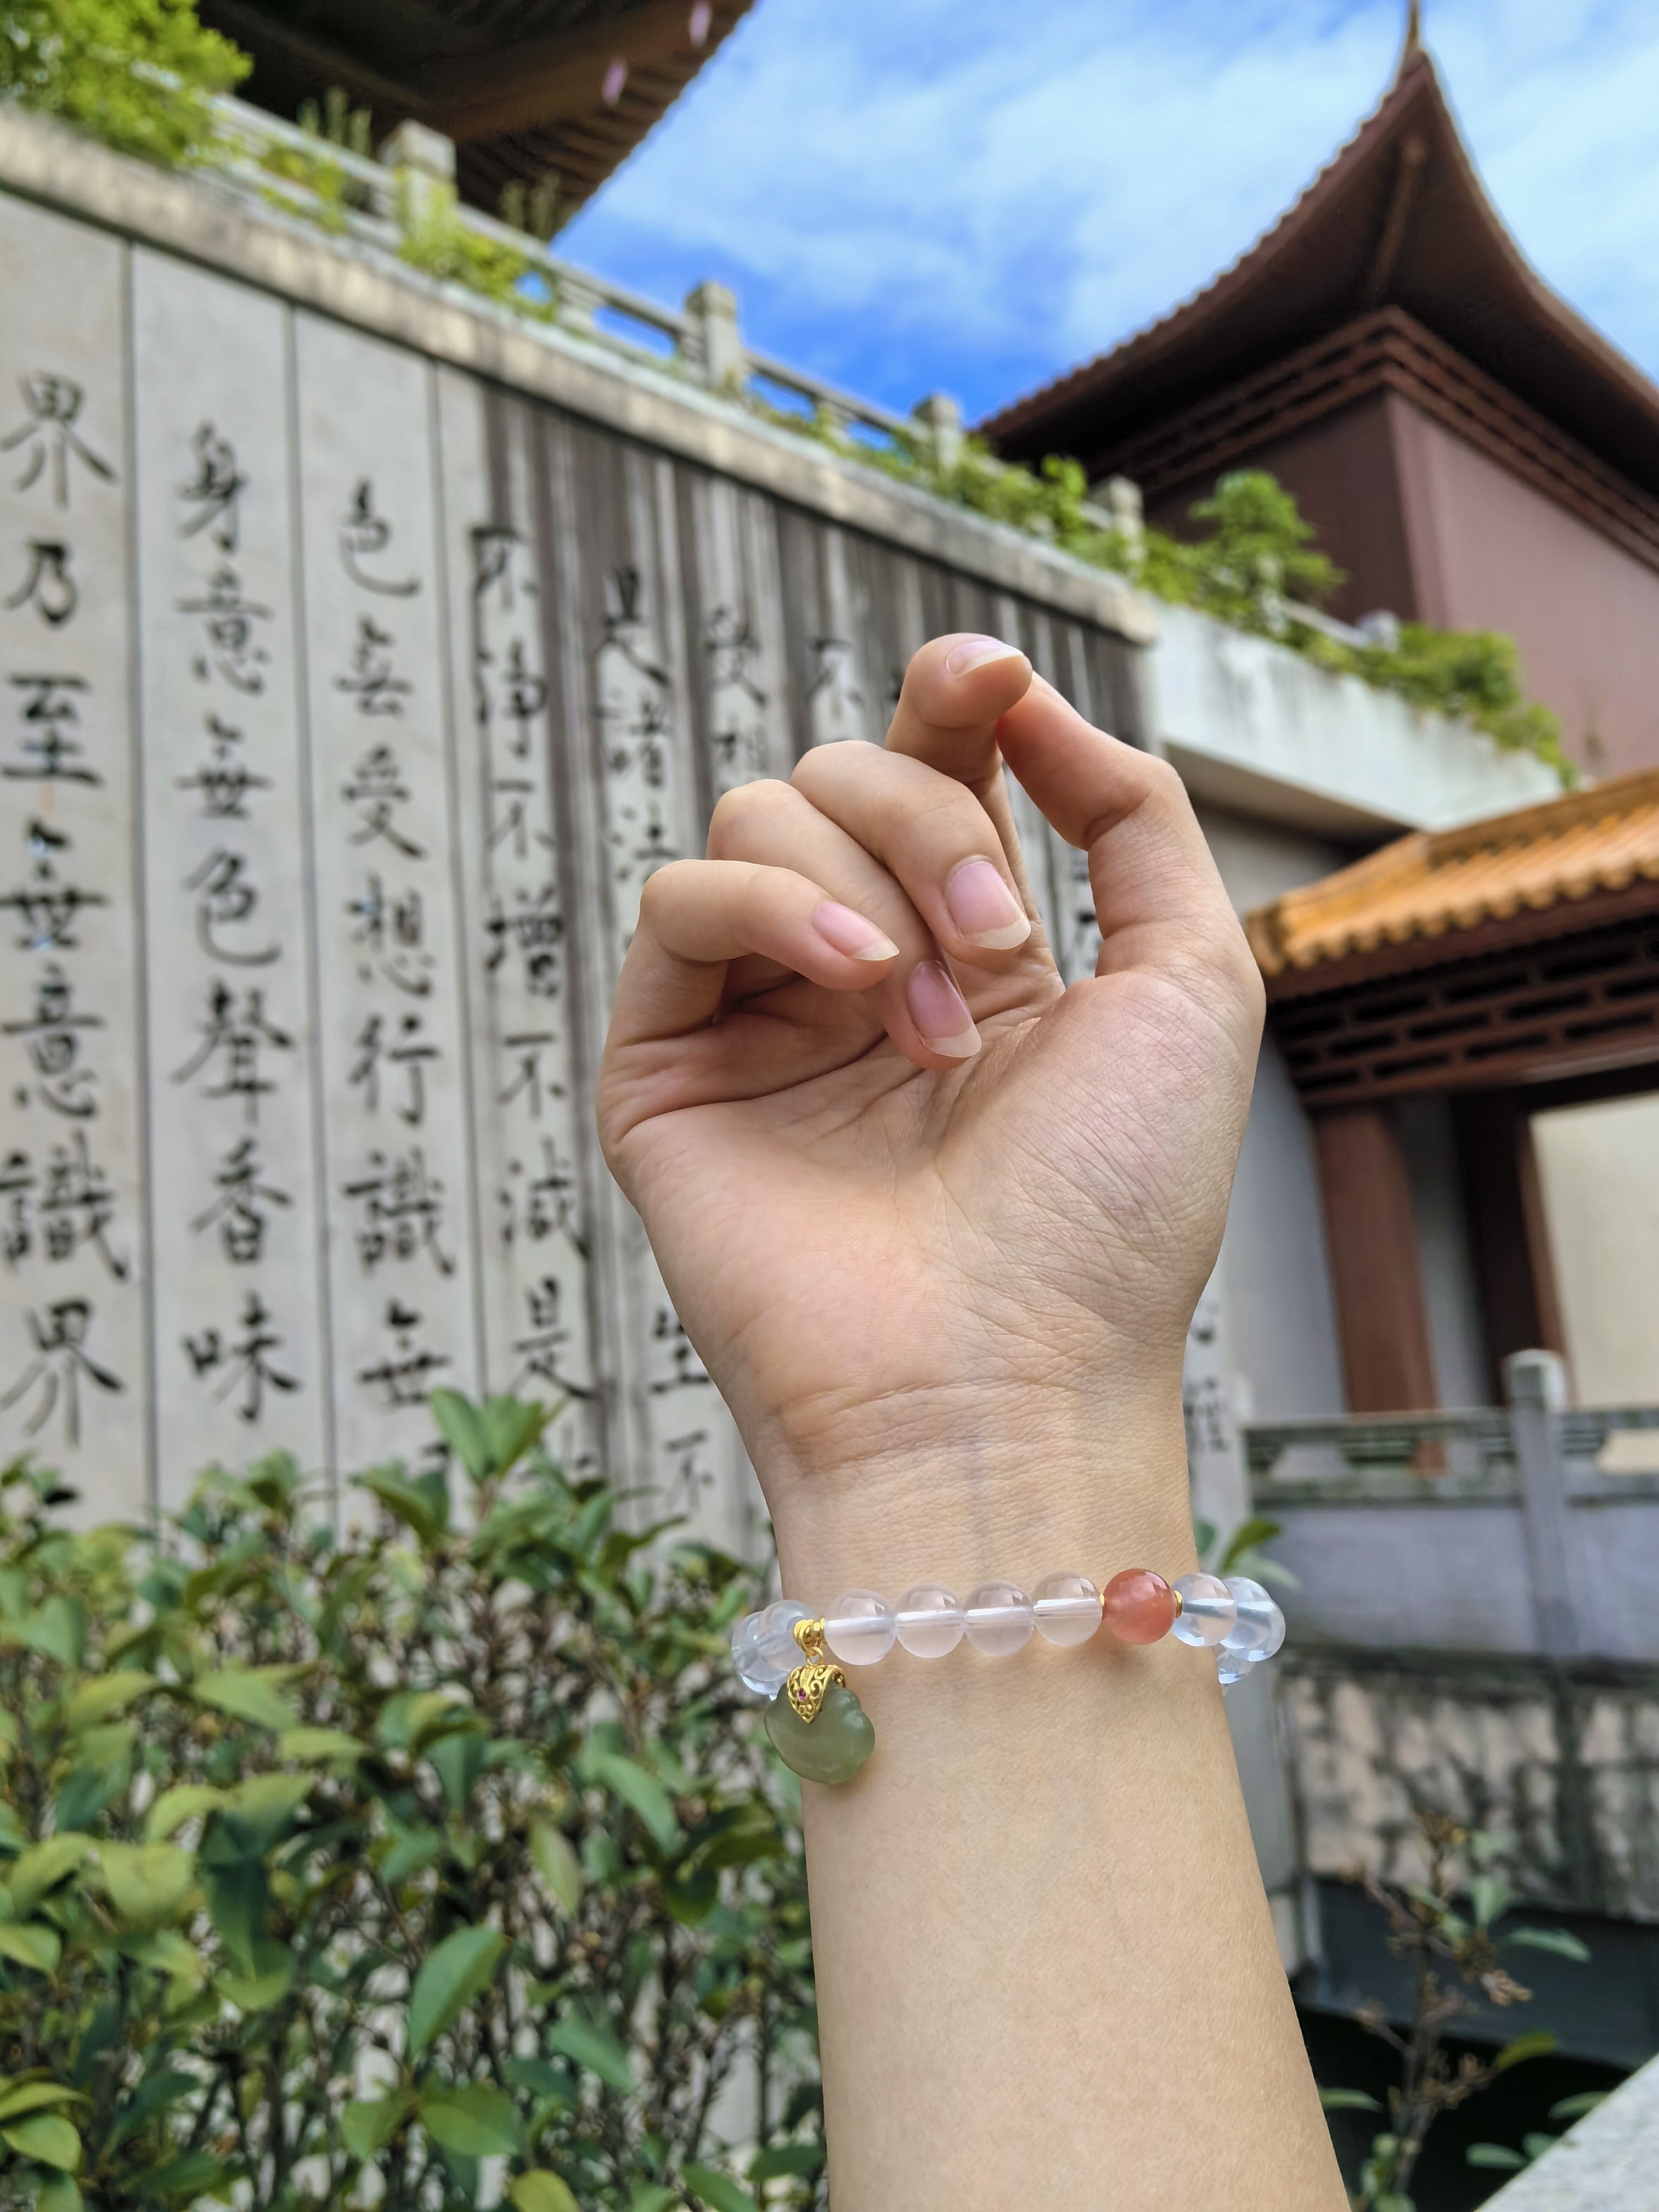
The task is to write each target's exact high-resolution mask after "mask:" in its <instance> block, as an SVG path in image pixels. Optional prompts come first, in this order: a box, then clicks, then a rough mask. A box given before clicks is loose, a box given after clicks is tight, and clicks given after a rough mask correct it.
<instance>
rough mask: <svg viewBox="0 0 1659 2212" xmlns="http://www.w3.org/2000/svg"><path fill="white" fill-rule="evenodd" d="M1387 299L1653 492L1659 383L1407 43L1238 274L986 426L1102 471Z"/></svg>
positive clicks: (1658, 461) (1017, 444) (1000, 438)
mask: <svg viewBox="0 0 1659 2212" xmlns="http://www.w3.org/2000/svg"><path fill="white" fill-rule="evenodd" d="M1383 307H1399V308H1401V309H1403V310H1404V311H1405V312H1406V313H1407V314H1409V315H1411V316H1412V317H1413V318H1414V319H1416V320H1417V321H1418V322H1419V323H1421V324H1424V325H1426V326H1427V327H1428V328H1429V329H1430V330H1431V331H1434V332H1435V333H1436V334H1437V336H1438V337H1441V338H1442V339H1443V340H1445V341H1446V342H1447V343H1449V344H1450V345H1451V346H1453V347H1454V348H1455V349H1456V350H1457V352H1459V353H1460V354H1462V356H1464V358H1465V359H1466V360H1468V361H1470V362H1474V364H1475V365H1476V366H1477V367H1478V368H1481V369H1484V370H1485V371H1486V372H1487V374H1490V375H1491V376H1492V377H1493V378H1495V379H1496V380H1498V382H1499V383H1501V384H1503V385H1504V386H1506V387H1507V388H1508V390H1510V392H1513V393H1515V394H1516V396H1517V397H1518V398H1522V399H1523V400H1525V401H1527V402H1528V404H1530V405H1531V406H1532V407H1534V409H1536V410H1537V411H1538V412H1539V413H1540V414H1541V415H1543V416H1546V417H1547V419H1548V420H1549V421H1550V422H1553V424H1555V425H1556V426H1557V428H1559V429H1561V430H1564V431H1565V432H1566V433H1567V434H1568V435H1570V436H1571V437H1572V438H1574V439H1576V440H1577V441H1578V442H1579V443H1580V444H1581V445H1582V446H1583V447H1587V448H1588V449H1589V452H1590V453H1594V454H1595V455H1596V456H1597V457H1598V458H1599V459H1601V461H1603V462H1604V463H1607V464H1608V465H1611V466H1612V467H1613V468H1614V469H1616V470H1618V471H1620V474H1621V475H1623V476H1624V477H1626V478H1628V479H1629V480H1631V481H1632V482H1633V483H1636V484H1638V485H1639V486H1641V487H1642V488H1643V489H1644V490H1646V491H1648V492H1650V493H1659V388H1656V386H1654V385H1652V384H1651V383H1650V381H1649V380H1648V379H1647V378H1646V377H1645V376H1644V375H1643V374H1642V373H1641V371H1640V370H1639V369H1638V368H1636V367H1635V366H1634V364H1633V363H1632V362H1629V361H1627V360H1626V358H1625V357H1624V356H1623V355H1622V354H1620V352H1619V351H1618V350H1617V349H1615V348H1614V347H1613V346H1612V345H1610V344H1609V343H1608V342H1607V340H1606V339H1605V338H1603V337H1601V336H1600V334H1599V333H1598V332H1597V331H1594V330H1593V329H1591V327H1590V325H1589V324H1588V323H1586V322H1585V321H1584V320H1583V318H1582V317H1581V316H1579V315H1578V314H1577V313H1574V311H1573V310H1572V308H1571V307H1568V305H1567V304H1566V302H1565V301H1564V300H1563V299H1561V298H1560V297H1559V295H1558V294H1556V293H1555V292H1553V291H1552V290H1551V289H1550V288H1549V286H1548V285H1547V284H1546V283H1544V281H1543V279H1542V278H1541V276H1539V275H1538V274H1537V272H1536V271H1535V270H1534V269H1533V268H1532V267H1531V265H1530V264H1529V263H1528V261H1527V260H1526V258H1525V257H1524V256H1523V255H1522V252H1521V250H1520V248H1519V247H1518V246H1516V243H1515V241H1514V240H1513V239H1512V238H1511V237H1510V234H1509V233H1508V231H1507V230H1506V229H1505V228H1504V224H1503V222H1502V219H1501V218H1500V217H1499V216H1498V212H1497V210H1495V209H1494V208H1493V206H1492V203H1491V201H1490V200H1489V199H1488V198H1487V197H1486V192H1485V191H1484V189H1483V187H1482V185H1481V183H1480V178H1479V177H1478V175H1477V174H1476V173H1475V168H1474V162H1473V161H1472V160H1471V159H1470V156H1469V154H1468V149H1466V147H1465V146H1464V144H1463V142H1462V138H1461V137H1460V136H1459V134H1458V130H1457V125H1456V123H1455V120H1454V118H1453V116H1452V112H1451V110H1450V108H1449V106H1448V104H1447V101H1446V98H1445V95H1444V94H1443V91H1442V89H1441V87H1440V82H1439V79H1438V77H1437V75H1436V73H1435V68H1434V64H1433V63H1432V61H1431V59H1430V58H1429V56H1428V55H1427V53H1426V52H1424V51H1423V50H1422V49H1421V48H1420V47H1419V46H1417V45H1416V43H1415V40H1414V38H1408V40H1407V47H1406V51H1405V52H1404V54H1403V55H1402V57H1401V64H1400V69H1399V71H1398V74H1397V75H1396V76H1395V81H1394V82H1393V84H1392V85H1391V86H1390V87H1389V90H1388V92H1387V94H1385V95H1384V97H1383V100H1382V102H1381V104H1380V105H1379V106H1377V108H1376V110H1375V111H1374V112H1373V113H1372V114H1371V115H1370V117H1369V118H1367V119H1366V120H1365V122H1364V123H1363V124H1362V125H1360V127H1359V129H1358V131H1356V132H1355V134H1354V136H1353V137H1352V138H1351V139H1350V140H1349V141H1348V143H1346V145H1345V146H1344V147H1343V148H1342V149H1341V150H1340V152H1339V153H1338V154H1337V155H1336V156H1335V157H1334V160H1333V161H1331V162H1330V163H1329V164H1328V166H1327V167H1325V168H1324V169H1322V171H1321V172H1320V173H1319V174H1318V176H1317V177H1316V178H1315V179H1314V181H1313V182H1312V184H1310V185H1309V187H1308V189H1307V190H1306V191H1304V193H1303V194H1302V196H1301V197H1300V198H1299V199H1298V200H1297V202H1296V204H1295V205H1294V206H1293V207H1291V209H1290V210H1288V211H1287V213H1285V215H1284V216H1281V217H1280V218H1279V221H1278V222H1276V223H1275V224H1274V225H1273V228H1272V229H1271V230H1269V231H1267V232H1266V233H1265V234H1264V235H1263V236H1262V237H1261V239H1259V240H1257V242H1256V243H1255V245H1254V246H1251V247H1250V249H1249V252H1246V253H1244V254H1243V256H1241V258H1239V259H1238V260H1237V261H1236V262H1235V263H1234V264H1233V265H1232V266H1231V268H1230V269H1227V270H1224V271H1223V273H1222V274H1221V275H1220V276H1218V277H1217V278H1216V279H1215V281H1214V282H1213V283H1212V284H1210V285H1209V286H1208V287H1206V289H1205V290H1203V291H1201V292H1200V293H1197V294H1196V295H1194V297H1193V298H1191V299H1190V300H1188V301H1186V302H1185V303H1184V304H1183V305H1182V306H1181V307H1176V308H1175V309H1173V310H1172V311H1171V313H1169V314H1167V315H1165V316H1164V317H1163V318H1162V319H1161V320H1159V321H1158V322H1156V323H1153V324H1152V325H1150V326H1149V327H1148V328H1146V330H1143V331H1139V333H1138V334H1137V335H1136V336H1134V337H1131V338H1128V339H1126V340H1125V341H1124V343H1122V344H1121V345H1119V346H1115V347H1114V348H1113V349H1111V350H1110V351H1109V352H1108V353H1104V354H1102V355H1100V356H1097V358H1096V359H1095V360H1093V361H1091V362H1085V364H1084V366H1083V367H1081V368H1077V369H1074V370H1073V371H1072V373H1071V374H1069V375H1066V376H1063V377H1061V378H1060V379H1059V380H1058V381H1056V382H1055V383H1054V384H1051V385H1048V386H1046V387H1045V388H1044V389H1043V390H1042V391H1040V392H1033V393H1031V394H1030V395H1029V396H1028V397H1027V398H1023V399H1020V400H1017V401H1016V402H1015V403H1014V404H1013V405H1012V406H1010V407H1006V408H1005V409H1003V410H1001V412H1000V413H999V414H996V415H993V416H989V417H988V418H987V420H986V421H985V422H982V423H981V425H980V426H979V427H980V428H981V431H982V432H983V434H984V435H986V436H987V437H988V438H989V439H990V440H991V441H992V442H993V444H994V446H995V447H996V448H997V450H998V451H999V452H1000V453H1002V454H1004V455H1006V457H1007V458H1008V459H1025V460H1036V459H1041V458H1042V456H1043V455H1045V454H1047V453H1072V454H1074V455H1076V456H1077V458H1078V459H1080V460H1081V461H1082V462H1083V463H1084V465H1085V467H1087V468H1088V469H1089V471H1090V474H1091V476H1098V475H1100V474H1103V473H1104V472H1105V471H1106V470H1107V469H1108V468H1109V467H1110V466H1111V465H1112V455H1113V452H1114V449H1115V448H1118V447H1122V446H1124V445H1125V444H1127V442H1128V441H1130V440H1131V439H1133V437H1134V436H1135V435H1136V434H1137V433H1138V432H1139V431H1141V430H1143V429H1145V428H1147V427H1148V426H1149V425H1152V424H1154V423H1157V422H1162V421H1164V420H1165V419H1167V418H1168V417H1170V416H1173V415H1175V414H1176V413H1177V412H1178V411H1179V410H1182V408H1185V407H1187V406H1189V405H1190V404H1193V403H1194V401H1196V400H1199V399H1201V398H1206V397H1207V396H1208V395H1210V394H1211V393H1213V392H1217V391H1218V390H1220V389H1221V388H1223V387H1224V386H1229V385H1231V384H1232V383H1234V382H1236V381H1237V380H1240V379H1242V378H1244V377H1247V376H1249V375H1250V374H1252V373H1254V372H1255V371H1257V370H1260V369H1261V368H1264V367H1266V366H1267V365H1268V364H1270V363H1272V362H1275V361H1277V360H1279V358H1281V357H1282V356H1284V355H1285V354H1287V353H1290V352H1291V351H1293V350H1294V349H1296V348H1297V347H1300V346H1304V345H1306V344H1307V343H1309V341H1310V340H1312V339H1316V338H1318V337H1322V336H1324V335H1326V334H1327V333H1328V332H1331V331H1336V330H1339V329H1340V328H1342V327H1343V325H1346V324H1348V323H1350V322H1352V321H1353V320H1355V319H1357V318H1358V317H1361V316H1364V315H1366V314H1370V313H1374V312H1375V311H1376V310H1377V309H1379V308H1383Z"/></svg>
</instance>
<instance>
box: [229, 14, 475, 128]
mask: <svg viewBox="0 0 1659 2212" xmlns="http://www.w3.org/2000/svg"><path fill="white" fill-rule="evenodd" d="M201 14H202V18H203V20H204V21H205V22H208V23H210V24H211V25H212V27H213V28H214V29H216V30H219V31H222V32H223V33H225V35H226V36H227V37H228V38H230V39H233V40H234V41H235V42H236V44H237V45H238V46H242V47H245V48H246V51H247V52H249V53H251V54H252V56H253V58H254V59H255V61H256V62H257V61H258V60H259V58H261V56H262V55H265V54H270V55H281V56H282V57H283V58H284V59H285V60H287V61H289V62H292V63H295V64H297V65H298V67H299V68H300V70H301V71H302V72H303V73H304V74H305V75H306V76H308V77H311V78H314V80H315V81H316V83H317V88H318V91H319V94H321V93H322V92H324V91H325V90H326V89H327V88H328V87H329V86H330V85H335V84H337V85H338V86H340V87H341V88H342V89H343V91H345V92H348V93H349V94H353V95H354V96H355V97H356V99H358V100H362V102H363V103H364V104H365V105H366V106H371V107H373V108H374V110H375V111H376V120H377V122H378V123H379V124H380V125H381V127H382V128H383V129H385V128H388V127H390V125H391V123H392V121H394V120H401V119H402V118H404V116H413V117H415V118H416V120H417V121H420V122H423V123H424V122H429V121H430V119H431V118H430V117H429V116H428V114H427V112H426V102H425V100H423V99H422V96H421V94H419V93H418V92H417V91H416V89H415V88H414V87H413V86H412V85H410V84H408V83H405V82H404V81H403V80H402V79H401V78H398V77H392V76H387V75H386V73H385V71H384V70H378V69H376V68H375V67H374V64H373V63H371V62H366V61H364V60H362V58H360V57H359V56H358V55H356V54H354V53H353V52H351V51H350V50H349V48H348V47H345V46H339V45H337V43H336V42H335V41H334V40H332V39H325V38H320V37H319V36H318V34H317V33H315V32H313V31H302V30H300V29H299V28H298V27H296V26H295V25H294V24H291V23H285V22H283V20H282V18H281V17H280V16H278V15H270V14H267V13H266V11H265V9H263V8H257V7H254V6H252V5H251V4H250V0H207V4H206V5H204V7H203V9H202V10H201Z"/></svg>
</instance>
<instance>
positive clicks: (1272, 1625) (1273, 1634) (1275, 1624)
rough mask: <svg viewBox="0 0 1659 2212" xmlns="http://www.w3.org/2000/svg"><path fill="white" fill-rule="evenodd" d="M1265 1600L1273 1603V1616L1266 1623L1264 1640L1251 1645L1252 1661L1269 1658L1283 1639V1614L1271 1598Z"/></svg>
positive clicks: (1270, 1603)
mask: <svg viewBox="0 0 1659 2212" xmlns="http://www.w3.org/2000/svg"><path fill="white" fill-rule="evenodd" d="M1267 1602H1268V1603H1269V1605H1273V1600H1272V1599H1271V1598H1269V1600H1268V1601H1267ZM1284 1641H1285V1616H1284V1614H1283V1613H1281V1612H1280V1611H1279V1607H1277V1606H1276V1605H1273V1618H1272V1620H1270V1621H1269V1622H1268V1624H1267V1638H1266V1640H1265V1642H1263V1643H1261V1644H1254V1645H1253V1646H1252V1647H1251V1650H1250V1657H1251V1659H1252V1660H1253V1661H1254V1660H1257V1659H1271V1658H1272V1657H1273V1655H1274V1653H1275V1652H1276V1651H1278V1650H1279V1646H1280V1645H1281V1644H1283V1643H1284Z"/></svg>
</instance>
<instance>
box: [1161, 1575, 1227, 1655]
mask: <svg viewBox="0 0 1659 2212" xmlns="http://www.w3.org/2000/svg"><path fill="white" fill-rule="evenodd" d="M1175 1592H1176V1596H1177V1597H1178V1598H1179V1599H1180V1600H1181V1611H1180V1612H1179V1613H1177V1614H1176V1624H1175V1626H1174V1628H1173V1629H1172V1630H1171V1632H1170V1633H1171V1634H1172V1635H1174V1636H1176V1637H1178V1638H1180V1640H1181V1641H1182V1643H1183V1644H1219V1643H1221V1642H1222V1641H1223V1640H1224V1638H1225V1637H1226V1636H1227V1635H1228V1633H1229V1632H1230V1631H1231V1628H1232V1625H1233V1623H1234V1621H1235V1620H1237V1618H1238V1607H1237V1605H1236V1604H1235V1602H1234V1601H1233V1594H1232V1592H1231V1590H1230V1589H1228V1587H1227V1585H1226V1583H1224V1582H1223V1581H1222V1579H1221V1577H1220V1576H1219V1575H1201V1574H1200V1575H1182V1576H1181V1577H1180V1578H1179V1579H1178V1580H1177V1582H1176V1584H1175Z"/></svg>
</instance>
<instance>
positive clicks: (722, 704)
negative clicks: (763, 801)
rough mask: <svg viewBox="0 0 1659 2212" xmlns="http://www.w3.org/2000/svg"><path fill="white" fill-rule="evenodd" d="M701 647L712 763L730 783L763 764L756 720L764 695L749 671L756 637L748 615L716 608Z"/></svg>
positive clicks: (756, 649)
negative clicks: (705, 664) (704, 656)
mask: <svg viewBox="0 0 1659 2212" xmlns="http://www.w3.org/2000/svg"><path fill="white" fill-rule="evenodd" d="M702 645H703V651H704V653H706V654H707V656H708V685H709V723H710V729H709V737H708V742H709V745H710V748H711V750H713V752H714V758H715V762H716V763H717V764H718V766H719V767H720V770H721V771H722V774H723V776H724V777H725V779H726V780H727V781H738V780H740V778H741V777H742V776H743V775H758V774H759V773H760V771H761V770H762V769H763V768H764V767H765V765H766V730H765V726H764V725H763V723H762V722H761V721H760V720H759V719H758V715H759V710H760V709H761V708H763V707H764V706H765V704H766V694H765V692H764V691H763V690H762V689H761V688H760V685H759V684H757V682H756V680H755V677H754V672H753V670H754V664H755V662H756V661H757V660H758V659H759V658H760V649H761V648H760V640H759V639H758V638H757V636H756V635H755V633H754V630H753V629H752V628H751V627H750V622H749V619H748V617H747V616H744V615H739V614H738V613H737V612H736V611H734V610H733V609H732V608H731V607H716V608H715V610H714V613H713V614H712V615H711V616H710V617H709V618H708V625H707V627H706V628H705V629H704V631H703V639H702Z"/></svg>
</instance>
